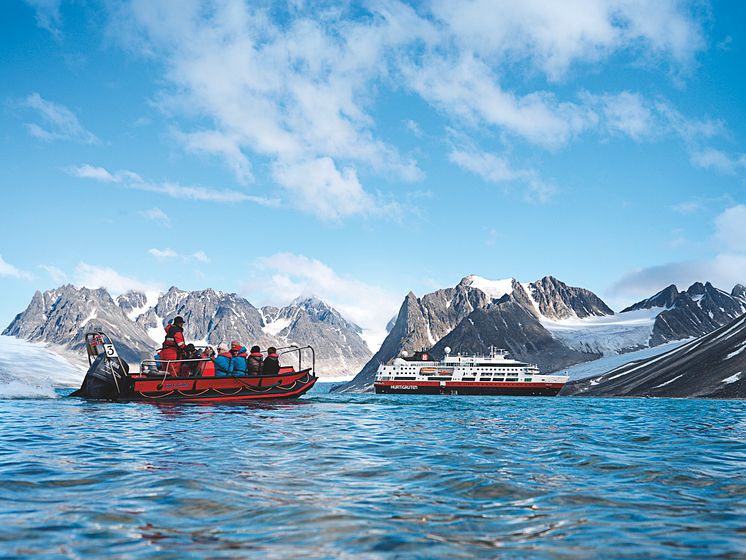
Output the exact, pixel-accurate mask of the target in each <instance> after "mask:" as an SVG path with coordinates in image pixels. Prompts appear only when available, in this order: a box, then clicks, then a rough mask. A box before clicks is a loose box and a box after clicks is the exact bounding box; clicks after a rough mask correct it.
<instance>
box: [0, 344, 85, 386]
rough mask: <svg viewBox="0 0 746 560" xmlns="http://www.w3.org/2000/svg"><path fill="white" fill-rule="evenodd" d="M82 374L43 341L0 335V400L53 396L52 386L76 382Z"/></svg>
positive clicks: (78, 383) (71, 384)
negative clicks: (37, 341) (28, 340)
mask: <svg viewBox="0 0 746 560" xmlns="http://www.w3.org/2000/svg"><path fill="white" fill-rule="evenodd" d="M84 374H85V371H83V370H82V369H81V368H79V367H76V366H73V365H71V364H70V363H68V362H67V361H66V360H65V359H64V358H62V357H61V356H59V355H58V354H55V353H53V352H51V351H50V350H49V349H48V348H47V347H46V345H44V344H37V343H31V342H26V341H25V340H20V339H18V338H15V337H12V336H0V399H19V398H56V397H58V395H57V393H56V391H55V388H57V387H74V386H77V385H80V381H81V380H82V379H83V375H84Z"/></svg>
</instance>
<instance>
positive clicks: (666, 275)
mask: <svg viewBox="0 0 746 560" xmlns="http://www.w3.org/2000/svg"><path fill="white" fill-rule="evenodd" d="M705 281H707V282H712V284H713V285H714V286H716V287H718V288H720V289H722V290H725V291H728V292H730V290H731V289H732V288H733V286H735V285H736V284H739V283H740V284H744V283H746V254H732V253H723V254H719V255H715V256H714V257H712V258H711V259H704V260H698V261H683V262H672V263H666V264H662V265H658V266H651V267H648V268H642V269H639V270H635V271H633V272H631V273H629V274H626V275H624V276H623V277H622V278H621V279H620V280H619V281H617V282H616V283H615V284H614V285H613V286H612V289H611V291H612V293H613V294H615V295H616V296H618V297H620V298H623V299H624V300H625V301H627V302H628V303H632V302H634V301H638V300H641V299H644V298H647V297H650V296H651V295H653V294H655V293H656V292H658V291H660V290H662V289H663V288H665V287H666V286H669V285H671V284H676V286H678V288H679V289H680V290H681V289H686V288H687V287H689V286H690V285H692V284H693V283H694V282H705Z"/></svg>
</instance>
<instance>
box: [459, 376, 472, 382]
mask: <svg viewBox="0 0 746 560" xmlns="http://www.w3.org/2000/svg"><path fill="white" fill-rule="evenodd" d="M461 381H474V378H473V377H462V378H461Z"/></svg>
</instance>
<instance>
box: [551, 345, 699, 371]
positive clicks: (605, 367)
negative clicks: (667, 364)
mask: <svg viewBox="0 0 746 560" xmlns="http://www.w3.org/2000/svg"><path fill="white" fill-rule="evenodd" d="M691 340H692V339H686V340H675V341H673V342H667V343H666V344H661V345H660V346H654V347H653V348H644V349H642V350H637V351H636V352H628V353H626V354H612V355H610V356H604V357H603V358H599V359H598V360H593V361H592V362H583V363H582V364H578V365H576V366H572V367H569V368H567V369H565V370H562V373H564V374H567V375H569V376H570V381H573V380H575V379H583V378H585V377H592V376H596V375H601V374H602V373H606V372H607V371H611V370H614V369H616V368H618V367H619V366H622V365H624V364H626V363H629V362H634V361H637V360H642V359H644V358H652V357H653V356H657V355H659V354H663V353H664V352H668V351H669V350H673V349H674V348H678V347H679V346H681V345H682V344H686V343H687V342H690V341H691Z"/></svg>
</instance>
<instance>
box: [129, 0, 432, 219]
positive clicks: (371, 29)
mask: <svg viewBox="0 0 746 560" xmlns="http://www.w3.org/2000/svg"><path fill="white" fill-rule="evenodd" d="M289 9H290V10H291V12H292V13H291V16H290V17H289V18H288V19H287V20H286V19H284V18H283V21H277V20H275V19H274V18H273V14H272V13H271V11H269V10H266V8H265V7H262V6H257V5H256V4H248V5H247V4H244V3H243V2H226V3H223V4H221V5H217V6H213V7H212V9H210V10H204V9H202V8H201V7H200V6H198V5H196V4H184V5H182V6H181V9H180V10H178V11H176V10H172V9H171V6H170V4H168V3H157V2H144V1H142V2H135V3H133V4H132V5H131V6H129V8H128V9H127V10H125V11H126V13H127V14H128V16H129V21H130V22H131V23H132V24H133V27H134V32H135V34H136V36H137V39H133V40H132V44H133V46H134V45H135V44H137V45H139V47H140V48H141V49H142V50H144V51H146V52H148V53H150V54H156V55H157V56H158V57H159V59H160V60H161V61H162V62H163V64H164V66H165V68H166V77H167V79H168V80H169V81H170V83H171V85H172V86H173V88H172V89H170V90H168V91H164V92H163V94H162V95H161V97H160V98H159V101H158V104H159V106H160V107H161V108H163V109H164V111H166V112H168V113H170V114H195V113H197V114H199V115H202V116H205V117H207V118H208V119H209V120H210V121H211V124H212V125H213V126H212V127H211V129H210V130H209V131H208V132H205V131H195V132H188V131H186V132H183V133H182V134H181V139H182V140H183V141H184V142H185V145H186V146H187V148H188V149H190V150H195V149H198V150H200V151H206V152H210V153H215V154H220V155H221V156H223V157H224V158H225V159H226V160H227V161H228V162H229V164H230V165H231V166H232V167H233V168H234V171H235V172H236V174H237V177H238V178H239V180H241V181H244V180H246V179H247V178H248V171H249V169H250V166H249V162H248V158H247V157H246V156H245V153H246V151H247V150H250V151H252V152H254V153H256V154H259V155H260V156H263V157H268V158H270V160H271V162H272V163H273V167H274V168H276V169H279V170H280V175H279V176H280V177H287V176H288V173H289V172H290V170H291V169H292V168H297V167H298V166H303V165H307V162H327V161H329V162H331V167H333V168H341V169H344V170H347V169H350V170H352V171H349V172H348V171H343V172H342V173H340V174H339V177H341V179H342V180H343V181H346V182H348V183H349V184H353V183H358V184H359V182H358V180H357V170H356V169H354V168H353V167H352V166H353V165H362V166H365V167H366V168H369V169H374V170H376V171H378V172H380V173H385V174H393V175H395V176H397V177H399V178H402V179H404V180H417V179H419V178H421V176H422V172H421V171H420V170H419V169H418V167H417V165H416V164H415V163H414V162H413V161H412V160H410V159H408V158H406V157H403V156H402V155H400V154H399V153H398V152H397V150H396V149H394V148H393V147H392V146H390V145H388V144H386V143H385V142H383V141H382V140H380V139H379V138H376V137H375V136H374V133H373V128H374V124H375V123H374V121H373V119H372V117H371V116H370V115H369V114H368V112H367V110H366V109H367V106H368V105H369V104H370V103H371V102H372V98H371V95H370V89H369V86H370V81H371V80H372V79H375V78H380V77H385V76H386V75H387V73H388V65H387V63H386V62H385V59H386V56H387V53H389V52H390V50H391V49H392V48H394V47H395V46H396V45H400V44H403V43H406V42H408V41H410V40H412V38H416V36H417V35H418V31H417V27H419V26H423V25H424V26H425V27H426V26H427V25H426V24H425V22H423V21H422V20H420V19H419V18H418V17H417V16H416V14H415V13H414V11H413V10H412V9H411V8H409V7H406V6H404V5H402V4H399V3H397V2H392V3H390V4H386V5H382V6H380V7H378V8H376V13H375V17H372V18H370V19H368V20H367V23H365V24H362V25H358V24H352V22H350V21H347V20H345V19H343V18H341V17H340V16H341V15H342V14H343V12H344V10H343V9H341V8H340V9H328V10H327V9H316V8H315V7H310V6H309V7H307V8H304V7H303V6H302V5H301V4H296V5H292V6H291V7H290V8H289ZM118 21H119V20H118ZM129 31H130V32H132V31H133V29H129ZM325 166H326V164H320V165H319V164H316V166H315V167H316V168H317V169H316V171H317V172H315V173H312V174H311V175H310V176H309V177H308V178H307V179H306V180H305V181H304V182H303V183H300V182H297V181H294V180H292V178H291V182H290V183H289V184H288V183H281V184H283V186H286V187H288V186H289V187H290V188H291V189H292V190H293V192H294V193H297V192H298V191H307V192H304V193H301V196H302V197H304V198H306V199H308V198H311V197H313V198H319V197H325V195H324V191H325V189H326V188H329V187H331V188H335V187H337V186H339V177H338V178H334V179H331V180H330V177H329V173H328V172H318V168H319V167H325ZM325 171H328V169H327V170H325ZM355 188H357V187H355ZM360 188H362V187H360ZM326 198H327V199H328V198H332V197H330V196H326ZM369 202H375V201H374V200H373V199H369ZM363 208H366V209H367V206H363V205H359V204H356V203H355V204H352V205H350V206H349V207H348V208H347V211H362V209H363ZM311 210H314V209H313V208H311ZM340 214H344V211H343V212H341V213H340Z"/></svg>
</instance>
